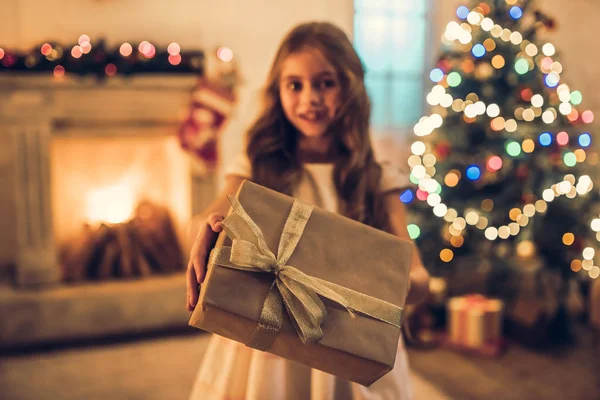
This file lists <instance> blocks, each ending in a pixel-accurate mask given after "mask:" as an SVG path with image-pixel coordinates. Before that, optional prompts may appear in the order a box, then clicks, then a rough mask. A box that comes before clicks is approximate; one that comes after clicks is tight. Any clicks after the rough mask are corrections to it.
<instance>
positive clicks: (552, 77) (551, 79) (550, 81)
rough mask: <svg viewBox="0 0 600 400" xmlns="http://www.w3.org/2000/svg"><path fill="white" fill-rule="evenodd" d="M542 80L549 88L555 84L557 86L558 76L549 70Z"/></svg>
mask: <svg viewBox="0 0 600 400" xmlns="http://www.w3.org/2000/svg"><path fill="white" fill-rule="evenodd" d="M544 81H545V82H546V86H548V87H549V88H555V87H556V86H558V82H560V77H559V76H558V74H556V73H554V72H551V73H549V74H548V75H546V78H544Z"/></svg>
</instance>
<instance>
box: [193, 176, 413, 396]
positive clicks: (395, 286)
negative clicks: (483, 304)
mask: <svg viewBox="0 0 600 400" xmlns="http://www.w3.org/2000/svg"><path fill="white" fill-rule="evenodd" d="M230 201H231V203H232V209H231V210H230V213H229V215H228V217H227V218H226V219H225V220H224V221H223V223H224V226H225V227H226V228H225V230H224V231H223V232H222V233H221V234H220V235H219V238H218V239H217V243H216V245H215V248H214V249H213V251H212V252H211V257H210V259H209V263H208V271H207V276H206V279H205V281H204V283H203V284H202V286H201V290H200V299H199V302H198V305H197V306H196V308H195V310H194V312H193V313H192V316H191V318H190V322H189V323H190V325H192V326H194V327H197V328H199V329H203V330H206V331H209V332H213V333H215V334H218V335H221V336H224V337H227V338H229V339H232V340H235V341H238V342H242V343H245V344H247V345H249V346H251V347H254V348H258V349H260V350H265V351H268V352H270V353H273V354H276V355H278V356H281V357H284V358H286V359H289V360H293V361H296V362H299V363H302V364H305V365H308V366H310V367H312V368H316V369H319V370H322V371H325V372H328V373H331V374H333V375H336V376H339V377H341V378H344V379H348V380H351V381H354V382H358V383H361V384H363V385H366V386H368V385H370V384H372V383H373V382H374V381H376V380H377V379H379V378H380V377H381V376H383V375H385V374H386V373H387V372H388V371H390V370H391V369H392V368H393V366H394V361H395V357H396V352H397V346H398V340H399V335H400V325H401V321H402V315H401V314H402V308H403V307H404V304H405V300H406V296H407V293H408V279H409V270H410V261H411V257H412V251H413V244H412V243H411V242H409V241H406V240H402V239H400V238H398V237H396V236H394V235H391V234H388V233H386V232H383V231H380V230H377V229H374V228H372V227H369V226H366V225H364V224H361V223H358V222H356V221H353V220H351V219H349V218H346V217H343V216H340V215H337V214H334V213H330V212H328V211H325V210H322V209H320V208H312V207H310V206H307V205H306V204H304V203H301V202H298V201H297V200H295V199H293V198H291V197H288V196H285V195H283V194H280V193H278V192H275V191H272V190H270V189H267V188H264V187H262V186H260V185H257V184H254V183H252V182H250V181H244V183H243V184H242V185H241V187H240V189H239V191H238V193H237V196H236V197H233V198H230ZM307 214H308V216H307ZM244 215H245V216H244ZM288 216H289V218H288ZM248 219H249V220H251V221H253V222H251V223H248V222H247V220H248ZM302 221H304V222H302ZM254 223H255V224H256V228H258V231H259V232H258V233H259V235H258V236H263V237H264V246H266V247H267V248H268V249H267V250H266V251H265V250H264V248H262V247H261V246H260V241H261V240H260V239H257V238H256V237H255V236H257V235H256V231H253V230H252V229H253V228H252V225H253V224H254ZM303 223H305V226H304V227H303V231H302V230H301V231H300V232H295V233H293V232H292V231H294V230H297V228H298V225H303ZM284 228H285V229H284ZM288 228H290V229H288ZM282 232H283V234H282ZM280 238H281V242H282V243H287V242H289V241H291V242H294V241H295V239H298V238H299V240H297V244H296V245H295V248H294V246H291V247H292V253H291V256H290V257H289V259H288V260H287V261H285V258H286V257H287V256H286V255H285V254H282V249H281V248H279V246H281V245H282V243H280ZM232 239H235V240H232ZM244 240H245V242H244ZM248 242H253V243H254V244H255V245H256V246H255V247H252V246H251V245H248V244H247V243H248ZM219 249H221V250H219ZM260 249H262V250H260ZM269 249H270V252H271V255H268V253H269ZM289 252H290V251H289V250H288V251H287V255H288V256H289ZM259 253H260V255H259ZM284 253H285V252H284ZM275 255H276V256H275ZM243 257H254V258H256V257H258V259H254V260H253V261H252V262H244V261H243V260H242V259H243ZM269 257H270V258H269ZM274 259H276V260H277V261H275V260H274ZM282 260H283V261H284V262H282ZM236 263H237V264H236ZM261 263H262V264H264V265H263V266H262V267H261V268H266V269H267V270H270V271H267V273H264V271H263V272H259V271H258V269H257V267H256V265H258V264H261ZM234 264H235V265H234ZM242 264H247V266H246V267H240V265H242ZM283 265H285V267H284V266H283ZM244 269H246V270H244ZM255 269H256V270H255ZM294 277H296V278H294ZM294 279H298V280H299V281H301V282H302V283H298V281H294ZM306 280H309V281H310V282H308V283H309V284H310V285H312V284H313V283H312V282H313V280H316V283H315V285H316V286H317V291H320V293H319V296H314V293H313V294H306V293H304V294H302V293H300V294H298V293H296V294H293V295H291V296H290V295H289V293H288V292H287V290H288V289H285V287H288V286H289V287H294V285H296V287H297V288H298V287H299V288H301V289H302V290H305V289H306V287H307V281H306ZM323 287H324V288H323ZM328 288H329V289H328ZM340 288H341V289H340ZM330 289H331V290H334V291H338V292H341V295H342V297H343V298H345V299H349V301H350V303H351V304H349V305H348V304H346V306H345V307H347V308H349V309H350V311H348V309H347V308H345V307H344V306H342V305H340V304H339V303H344V301H345V300H340V299H339V298H338V299H337V300H336V296H338V295H337V294H333V295H329V297H333V298H334V300H330V299H328V298H327V296H323V293H325V294H328V292H327V291H328V290H330ZM282 297H283V298H284V299H288V300H289V301H288V302H287V303H285V304H284V307H282V306H281V298H282ZM314 297H317V299H320V300H321V301H322V302H323V305H324V307H323V310H324V311H325V314H326V315H322V316H321V317H318V316H317V317H314V314H315V313H317V314H318V312H317V311H315V310H319V309H320V307H319V306H318V305H314V304H313V305H312V306H310V305H309V306H307V307H308V310H311V311H310V312H308V311H307V310H306V309H304V308H302V306H299V305H298V302H300V299H304V300H305V303H307V304H308V303H310V304H312V302H313V301H314ZM277 304H279V305H277ZM270 307H271V308H273V309H277V308H278V307H279V308H280V309H283V317H282V320H281V321H280V323H281V327H280V329H279V328H277V329H275V328H273V326H274V325H277V322H273V321H277V320H278V318H277V317H274V316H273V315H274V314H276V313H277V312H275V311H273V309H270ZM298 307H299V308H298ZM290 310H291V311H290ZM279 312H281V311H279ZM290 313H291V314H290ZM290 315H294V316H299V317H300V318H296V317H294V318H291V317H290ZM310 315H313V317H310ZM292 319H293V320H294V321H292ZM299 320H302V321H304V322H301V323H299V322H298V321H299ZM315 320H316V321H317V322H314V321H315ZM320 320H322V321H320ZM306 321H313V322H309V323H308V325H310V326H312V325H315V324H316V325H317V327H316V328H314V329H313V328H311V329H310V330H309V333H308V335H301V334H300V333H299V329H298V328H297V326H298V325H304V324H305V323H306ZM311 324H312V325H311ZM257 327H258V328H257ZM277 330H279V332H273V331H277ZM319 330H322V332H319ZM315 331H316V333H315ZM315 335H316V336H315ZM301 336H303V339H301ZM269 338H270V340H269Z"/></svg>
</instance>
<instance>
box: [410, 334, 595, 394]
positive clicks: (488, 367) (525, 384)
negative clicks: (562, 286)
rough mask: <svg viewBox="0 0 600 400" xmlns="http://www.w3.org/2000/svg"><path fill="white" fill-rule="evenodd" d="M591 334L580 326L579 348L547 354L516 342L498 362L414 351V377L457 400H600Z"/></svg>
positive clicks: (450, 353)
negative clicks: (428, 382) (431, 384)
mask: <svg viewBox="0 0 600 400" xmlns="http://www.w3.org/2000/svg"><path fill="white" fill-rule="evenodd" d="M592 333H593V332H592V331H591V330H590V329H589V328H587V327H586V326H578V327H577V337H576V340H577V342H576V343H575V344H574V345H571V346H565V347H562V348H554V349H552V350H543V351H542V350H537V351H534V350H532V349H531V348H530V347H524V346H522V345H519V344H518V343H515V342H514V341H513V342H511V343H509V345H508V348H507V350H506V352H505V353H504V354H503V355H501V356H500V357H499V358H486V357H482V356H467V355H464V354H462V353H458V352H456V351H454V350H447V349H440V348H437V349H435V350H433V351H422V350H421V351H419V350H415V349H414V348H413V349H411V350H409V356H410V360H411V367H412V369H413V371H414V372H415V373H417V374H419V375H421V376H426V377H427V378H428V379H429V381H430V382H431V383H433V384H434V385H435V386H436V387H437V388H439V389H440V390H443V391H444V392H445V393H446V394H447V395H448V396H450V397H451V398H455V399H461V400H481V399H502V400H529V399H544V400H571V399H573V400H576V399H577V400H579V399H582V400H583V399H585V400H600V345H599V343H598V342H597V341H594V338H593V334H592ZM448 366H451V368H449V367H448Z"/></svg>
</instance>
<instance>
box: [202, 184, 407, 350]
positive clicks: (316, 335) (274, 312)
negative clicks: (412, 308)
mask: <svg viewBox="0 0 600 400" xmlns="http://www.w3.org/2000/svg"><path fill="white" fill-rule="evenodd" d="M228 198H229V202H230V203H231V206H232V208H233V212H232V213H231V214H230V215H229V216H228V217H227V218H225V219H224V220H223V227H224V230H225V233H226V234H227V236H229V238H230V239H231V240H232V245H231V247H228V246H223V247H218V248H215V249H213V250H212V251H211V254H210V261H211V262H214V263H215V264H216V265H220V266H223V267H226V268H232V269H237V270H242V271H251V272H260V273H271V274H273V275H274V276H275V280H274V281H273V284H272V285H271V289H270V290H269V293H268V295H267V298H266V300H265V302H264V304H263V308H262V311H261V315H260V319H259V322H258V326H257V328H256V330H255V331H254V334H253V335H252V337H251V338H250V341H249V342H248V343H247V345H248V346H250V347H253V348H256V349H259V350H267V349H269V348H270V347H271V345H272V344H273V342H274V341H275V338H276V337H277V335H278V334H279V332H280V331H281V327H282V326H283V318H284V314H283V308H284V307H285V309H286V311H287V314H288V316H289V318H290V320H291V321H292V323H293V325H294V328H295V329H296V332H297V333H298V336H299V337H300V340H302V342H303V343H313V342H316V341H317V340H319V339H320V338H321V337H322V336H323V331H322V329H321V325H322V324H323V321H324V320H325V318H326V317H327V309H326V308H325V304H323V301H322V300H321V298H320V297H319V296H322V297H326V298H328V299H329V300H332V301H334V302H336V303H338V304H339V305H341V306H342V307H344V308H345V309H346V310H347V311H348V312H349V313H350V314H351V315H352V316H354V313H355V312H359V313H361V314H365V315H367V316H370V317H372V318H375V319H378V320H380V321H383V322H386V323H388V324H390V325H393V326H396V327H398V328H400V324H401V318H402V308H400V307H398V306H396V305H394V304H391V303H388V302H385V301H383V300H379V299H376V298H374V297H371V296H367V295H365V294H362V293H359V292H356V291H354V290H351V289H348V288H345V287H343V286H339V285H336V284H334V283H331V282H327V281H325V280H322V279H319V278H316V277H312V276H308V275H306V274H305V273H303V272H302V271H300V270H298V269H297V268H294V267H292V266H290V265H287V261H288V260H289V259H290V257H291V256H292V253H293V252H294V250H295V248H296V245H297V244H298V242H299V240H300V237H301V236H302V233H303V232H304V228H305V226H306V224H307V222H308V219H309V218H310V215H311V213H312V210H313V207H312V206H310V205H308V204H305V203H302V202H300V201H299V200H294V203H293V205H292V209H291V211H290V213H289V215H288V218H287V220H286V223H285V226H284V228H283V232H282V234H281V239H280V241H279V248H278V251H277V257H275V255H274V254H273V253H272V252H271V250H269V248H268V246H267V244H266V242H265V238H264V236H263V234H262V231H261V230H260V228H259V227H258V226H257V225H256V223H255V222H254V221H253V220H252V219H251V218H250V216H249V215H248V214H247V213H246V210H244V207H242V205H241V204H240V202H239V200H238V199H237V198H236V197H232V196H229V197H228Z"/></svg>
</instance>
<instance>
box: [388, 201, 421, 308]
mask: <svg viewBox="0 0 600 400" xmlns="http://www.w3.org/2000/svg"><path fill="white" fill-rule="evenodd" d="M400 193H401V192H400V191H399V190H395V191H392V192H389V193H387V194H386V195H385V204H386V208H387V211H388V214H389V218H390V229H391V233H393V234H394V235H396V236H399V237H401V238H402V239H406V240H410V241H411V242H412V243H413V246H414V247H415V248H414V251H413V254H412V260H411V263H410V280H409V291H408V297H407V299H406V302H407V304H414V305H416V304H419V303H422V302H423V301H424V300H425V299H426V298H427V295H428V294H429V273H428V272H427V270H426V269H425V267H424V266H423V262H422V261H421V254H420V253H419V249H417V246H416V245H415V244H414V242H413V241H412V239H411V238H410V236H409V235H408V230H407V229H406V210H405V208H404V204H402V202H401V201H400V200H399V197H400Z"/></svg>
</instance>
